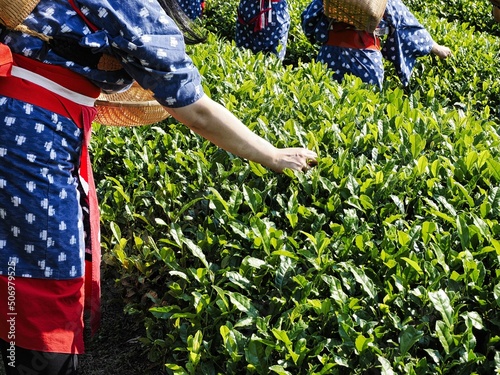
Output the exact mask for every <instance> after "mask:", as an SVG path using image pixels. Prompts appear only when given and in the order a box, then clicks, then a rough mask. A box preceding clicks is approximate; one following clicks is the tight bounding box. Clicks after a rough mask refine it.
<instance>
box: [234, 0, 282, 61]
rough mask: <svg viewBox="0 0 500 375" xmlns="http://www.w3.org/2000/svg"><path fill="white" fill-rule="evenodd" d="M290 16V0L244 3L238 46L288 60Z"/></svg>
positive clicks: (247, 0) (246, 0)
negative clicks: (286, 55)
mask: <svg viewBox="0 0 500 375" xmlns="http://www.w3.org/2000/svg"><path fill="white" fill-rule="evenodd" d="M289 30H290V13H289V11H288V4H287V2H286V0H240V3H239V5H238V18H237V20H236V35H235V41H236V46H238V47H243V48H247V49H250V50H251V51H252V52H254V53H258V52H264V53H267V52H269V53H274V54H275V55H276V56H278V58H279V59H280V60H283V59H284V58H285V54H286V45H287V43H288V32H289Z"/></svg>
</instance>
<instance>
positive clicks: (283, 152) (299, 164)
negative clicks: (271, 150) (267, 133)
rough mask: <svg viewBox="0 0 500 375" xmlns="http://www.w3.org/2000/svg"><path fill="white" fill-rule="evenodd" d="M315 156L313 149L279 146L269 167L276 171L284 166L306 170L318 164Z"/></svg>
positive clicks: (279, 171)
mask: <svg viewBox="0 0 500 375" xmlns="http://www.w3.org/2000/svg"><path fill="white" fill-rule="evenodd" d="M317 157H318V155H317V154H316V153H315V152H314V151H311V150H308V149H305V148H279V149H277V154H276V157H275V161H274V163H273V165H272V166H269V167H270V168H271V169H272V170H273V171H275V172H278V173H281V172H283V170H284V169H285V168H290V169H293V170H296V171H307V170H309V169H311V168H312V167H313V166H315V165H317V164H318V161H317V160H316V158H317Z"/></svg>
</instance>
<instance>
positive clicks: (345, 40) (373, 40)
mask: <svg viewBox="0 0 500 375" xmlns="http://www.w3.org/2000/svg"><path fill="white" fill-rule="evenodd" d="M325 44H326V45H328V46H336V47H344V48H356V49H374V50H380V38H378V37H377V36H375V35H374V34H372V33H369V32H367V31H364V30H357V29H354V28H352V26H350V25H348V24H346V23H336V24H335V25H334V26H333V27H332V28H331V29H330V30H329V32H328V41H327V42H326V43H325Z"/></svg>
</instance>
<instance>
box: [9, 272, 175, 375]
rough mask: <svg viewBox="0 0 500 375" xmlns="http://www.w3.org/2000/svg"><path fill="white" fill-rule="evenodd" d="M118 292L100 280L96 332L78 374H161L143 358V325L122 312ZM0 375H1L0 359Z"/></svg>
mask: <svg viewBox="0 0 500 375" xmlns="http://www.w3.org/2000/svg"><path fill="white" fill-rule="evenodd" d="M123 308H124V302H123V299H122V297H121V292H120V291H118V290H117V289H116V288H115V286H114V281H113V280H102V322H101V329H100V331H99V332H98V333H97V334H96V335H95V336H94V337H93V338H92V339H90V338H87V340H86V353H85V354H83V355H81V356H80V357H79V364H80V365H79V372H78V374H79V375H164V374H165V372H163V371H161V370H160V369H159V368H158V367H157V366H156V367H155V366H153V364H152V363H151V362H150V361H149V360H148V359H147V353H146V350H145V348H144V347H142V346H141V343H140V342H139V341H138V340H137V339H138V338H139V337H142V336H144V335H145V330H144V326H143V325H142V324H141V323H138V322H137V321H136V320H134V316H130V315H127V314H125V313H124V311H123ZM0 375H5V372H4V367H3V363H2V360H1V356H0Z"/></svg>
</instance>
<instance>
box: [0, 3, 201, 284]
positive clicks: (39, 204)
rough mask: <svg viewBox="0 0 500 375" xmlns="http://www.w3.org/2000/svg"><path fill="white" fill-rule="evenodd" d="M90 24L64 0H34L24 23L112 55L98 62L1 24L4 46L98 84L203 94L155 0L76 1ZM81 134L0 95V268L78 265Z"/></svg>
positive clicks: (187, 98)
mask: <svg viewBox="0 0 500 375" xmlns="http://www.w3.org/2000/svg"><path fill="white" fill-rule="evenodd" d="M78 3H79V5H80V6H81V10H82V11H83V13H84V14H85V15H86V17H87V19H88V20H90V22H92V23H93V24H94V25H95V26H97V27H98V28H99V31H97V32H91V30H90V29H89V27H88V26H87V25H86V24H85V22H84V21H83V20H82V17H80V16H79V15H78V14H77V13H76V12H75V11H74V10H73V8H72V7H71V6H70V4H69V2H68V1H67V0H41V1H40V3H39V4H38V6H37V7H36V8H35V10H34V12H33V13H32V15H30V16H29V18H28V19H27V20H26V21H25V24H26V25H27V26H28V27H29V28H30V29H32V30H35V31H38V32H40V33H44V34H46V35H49V36H65V37H69V38H72V39H74V40H76V41H78V43H79V44H80V45H81V46H82V48H87V49H91V50H93V51H96V52H106V53H107V54H110V55H112V56H114V57H116V58H118V59H119V60H121V62H122V65H123V68H122V69H120V70H117V71H103V70H98V69H97V68H95V67H90V66H84V65H80V64H79V63H77V62H75V61H71V60H69V59H68V58H64V57H61V56H59V55H57V54H55V53H54V52H53V51H52V50H51V49H50V48H48V46H47V45H46V43H45V42H43V41H42V40H41V39H39V38H36V37H32V36H28V35H25V36H24V37H18V36H17V37H15V35H19V33H17V32H5V33H3V34H2V39H1V40H0V42H2V43H4V44H6V45H8V46H9V47H10V49H11V50H12V52H13V53H17V54H22V55H24V56H27V57H30V58H32V59H35V60H39V61H43V62H45V63H49V64H54V65H59V66H63V67H66V68H68V69H70V70H72V71H74V72H76V73H78V74H80V75H81V76H84V77H87V78H88V79H89V80H90V81H92V82H93V83H94V84H95V85H97V86H98V87H101V88H102V89H103V90H104V91H116V90H120V89H123V88H126V87H127V86H128V85H130V84H131V82H132V81H133V79H135V80H136V81H138V82H139V83H140V85H141V86H143V87H144V88H148V89H150V90H152V91H153V92H154V94H155V97H156V99H157V100H158V101H159V102H160V103H161V104H163V105H164V106H166V107H182V106H186V105H189V104H192V103H194V102H195V101H197V100H198V99H199V98H200V97H202V96H203V89H202V86H201V77H200V74H199V72H198V70H197V69H196V68H195V67H194V66H193V63H192V61H191V59H190V58H189V57H188V56H187V55H186V53H185V49H184V39H183V36H182V34H181V32H180V30H179V29H178V27H177V26H176V25H175V23H174V21H173V20H172V19H171V18H169V17H168V16H167V15H166V14H165V12H164V11H163V10H162V9H161V8H160V6H159V4H158V3H157V2H156V1H140V0H131V1H127V5H126V6H123V1H122V0H108V1H105V2H103V1H101V0H79V1H78ZM82 142H83V135H82V131H81V130H80V129H78V128H77V127H76V126H75V124H74V123H73V122H72V121H71V120H70V119H69V118H65V117H62V116H57V115H56V114H54V113H51V112H50V111H48V110H46V109H44V108H40V107H37V106H32V105H27V104H26V103H24V102H22V101H20V100H16V99H13V98H10V97H4V96H0V275H6V274H7V267H8V264H9V262H10V260H12V259H14V260H15V261H16V271H17V272H18V275H19V276H21V275H22V276H24V277H32V278H54V279H70V278H77V277H81V276H82V273H83V262H84V259H83V251H84V246H85V245H84V243H83V242H84V229H83V228H84V225H83V219H82V207H81V203H80V191H79V186H78V185H79V181H78V168H79V157H80V153H81V149H82Z"/></svg>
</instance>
